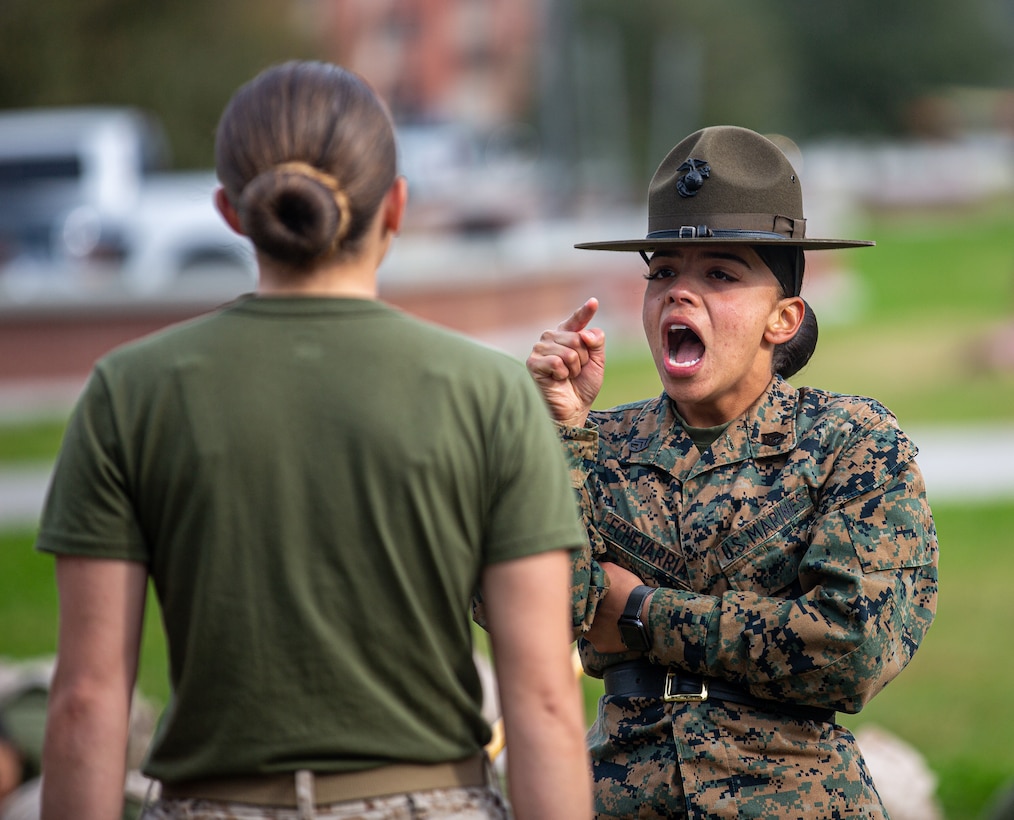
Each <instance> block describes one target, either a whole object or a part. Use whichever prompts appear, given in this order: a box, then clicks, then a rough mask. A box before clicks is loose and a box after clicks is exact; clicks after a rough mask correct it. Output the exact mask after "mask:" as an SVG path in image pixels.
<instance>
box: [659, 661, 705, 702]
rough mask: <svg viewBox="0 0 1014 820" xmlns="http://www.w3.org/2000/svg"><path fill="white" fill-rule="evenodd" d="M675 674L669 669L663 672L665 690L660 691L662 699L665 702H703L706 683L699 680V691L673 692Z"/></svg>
mask: <svg viewBox="0 0 1014 820" xmlns="http://www.w3.org/2000/svg"><path fill="white" fill-rule="evenodd" d="M675 678H676V675H674V674H673V671H672V670H671V669H670V670H669V671H668V672H666V673H665V692H663V693H662V700H664V701H665V702H666V703H703V702H704V701H706V700H707V699H708V683H707V681H705V680H703V679H702V680H701V691H699V692H673V690H672V688H673V680H674V679H675Z"/></svg>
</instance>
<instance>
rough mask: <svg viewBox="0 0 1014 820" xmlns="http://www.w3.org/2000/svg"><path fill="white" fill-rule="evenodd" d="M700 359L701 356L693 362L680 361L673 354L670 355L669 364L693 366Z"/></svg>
mask: <svg viewBox="0 0 1014 820" xmlns="http://www.w3.org/2000/svg"><path fill="white" fill-rule="evenodd" d="M699 361H700V357H698V358H696V359H694V360H693V361H692V362H678V361H676V359H675V358H674V357H673V356H670V357H669V364H670V365H672V366H673V367H693V366H694V365H695V364H697V363H698V362H699Z"/></svg>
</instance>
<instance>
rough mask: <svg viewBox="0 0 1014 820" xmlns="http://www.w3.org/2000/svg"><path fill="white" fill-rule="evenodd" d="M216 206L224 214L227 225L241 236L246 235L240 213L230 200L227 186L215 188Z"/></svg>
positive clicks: (223, 217)
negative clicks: (226, 190) (226, 189)
mask: <svg viewBox="0 0 1014 820" xmlns="http://www.w3.org/2000/svg"><path fill="white" fill-rule="evenodd" d="M215 207H216V208H217V209H218V212H219V213H220V214H221V215H222V219H224V220H225V224H226V225H228V226H229V227H230V228H232V229H233V230H234V231H235V232H236V233H238V234H239V235H240V236H246V234H245V233H244V232H243V226H242V224H240V221H239V214H238V213H236V209H235V208H234V207H233V204H232V202H231V201H230V200H229V195H228V194H227V193H226V192H225V188H222V187H221V186H219V187H218V188H216V189H215Z"/></svg>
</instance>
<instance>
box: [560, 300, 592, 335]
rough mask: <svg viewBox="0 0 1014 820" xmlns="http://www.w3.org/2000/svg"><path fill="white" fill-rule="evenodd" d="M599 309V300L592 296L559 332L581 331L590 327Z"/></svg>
mask: <svg viewBox="0 0 1014 820" xmlns="http://www.w3.org/2000/svg"><path fill="white" fill-rule="evenodd" d="M598 309H599V300H598V299H596V298H595V297H594V296H592V297H591V298H590V299H589V300H588V301H587V302H585V303H584V304H583V305H581V307H579V308H578V309H577V310H575V311H574V312H573V313H572V314H571V315H570V316H569V317H568V318H567V319H565V320H564V321H563V322H561V323H560V325H559V328H558V329H559V330H569V331H574V332H577V331H580V330H584V329H585V328H586V327H588V323H589V322H590V321H591V320H592V319H593V318H594V316H595V313H596V311H598Z"/></svg>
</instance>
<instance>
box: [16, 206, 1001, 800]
mask: <svg viewBox="0 0 1014 820" xmlns="http://www.w3.org/2000/svg"><path fill="white" fill-rule="evenodd" d="M861 233H862V235H863V236H864V237H865V236H869V237H870V238H873V239H876V240H877V241H878V247H877V248H875V249H870V250H858V251H854V252H848V253H845V254H843V256H842V257H841V260H842V261H843V262H845V261H846V260H847V264H849V265H852V266H854V267H853V270H854V272H855V275H856V276H857V277H858V281H859V282H860V284H861V287H860V291H861V292H862V293H863V294H864V302H863V310H862V312H861V313H860V314H859V315H858V316H857V317H855V318H854V319H853V321H851V322H849V323H847V324H844V323H843V324H835V323H834V322H825V323H824V325H823V326H822V329H821V341H820V344H819V346H818V350H817V353H816V355H815V356H814V359H813V361H812V362H811V363H810V365H809V366H808V367H807V369H806V370H804V371H803V373H801V374H800V375H799V376H798V377H796V378H794V379H793V381H794V382H796V383H798V384H812V385H814V386H818V387H823V388H827V389H831V390H837V391H841V392H851V393H859V394H863V395H870V396H874V397H875V398H877V399H879V400H881V401H883V402H884V403H885V404H886V405H887V406H888V407H890V408H891V409H892V410H894V411H895V413H896V414H897V415H898V418H899V419H900V421H901V423H902V426H903V427H908V426H910V425H920V426H921V425H928V424H955V423H958V424H967V423H973V422H976V421H984V422H1008V423H1014V373H1011V372H1006V373H1003V372H997V371H992V370H989V369H987V368H985V367H984V366H983V363H982V359H981V356H980V355H979V352H980V351H981V347H982V344H983V341H984V339H985V338H986V336H987V334H988V333H989V332H990V331H991V330H992V329H994V328H996V327H998V326H1000V325H1001V324H1002V323H1004V322H1010V321H1011V320H1012V318H1014V310H1012V309H1014V240H1012V237H1014V204H1012V203H1009V202H1007V203H999V204H998V205H997V206H995V207H991V208H989V209H986V210H980V211H976V212H962V213H943V214H920V215H917V217H912V216H911V215H885V214H881V215H878V216H877V218H876V220H875V221H874V222H873V223H872V224H871V225H870V230H868V231H862V232H861ZM659 390H660V387H659V381H658V376H657V374H656V372H655V368H654V365H653V363H652V362H651V360H650V357H649V356H648V353H647V349H646V346H644V345H641V346H639V347H636V348H634V349H618V350H614V349H612V348H610V351H609V364H608V367H607V377H606V383H605V385H604V387H603V391H602V394H601V396H600V397H599V400H598V402H597V403H596V406H598V407H606V406H610V405H613V404H619V403H622V402H627V401H632V400H635V399H639V398H644V397H646V396H651V395H656V394H657V393H658V392H659ZM62 430H63V424H62V423H60V422H45V423H40V424H19V425H15V426H8V427H4V426H2V425H0V463H2V462H7V463H11V462H29V461H39V460H48V459H51V458H52V457H53V456H54V455H55V453H56V451H57V449H58V447H59V442H60V437H61V435H62ZM934 516H935V520H936V524H937V529H938V532H939V537H940V544H941V565H940V573H941V591H940V601H939V613H938V616H937V620H936V622H935V623H934V625H933V627H932V629H931V630H930V633H929V636H928V638H927V639H926V641H925V643H924V645H923V646H922V648H921V649H920V650H919V652H918V654H917V655H916V657H915V659H914V660H913V662H912V663H911V665H910V666H909V668H908V669H907V670H905V672H904V674H902V675H901V676H900V677H899V678H898V679H897V680H896V681H894V682H893V683H892V684H891V685H890V686H888V687H887V689H885V690H884V692H883V693H881V694H880V695H879V696H878V697H877V698H876V699H875V700H874V701H873V702H872V703H871V704H870V705H869V706H868V707H867V708H866V709H865V710H864V711H863V712H862V713H861V714H860V715H857V716H846V717H843V719H842V720H843V722H844V723H845V724H846V725H848V726H849V727H851V728H859V727H861V726H863V725H864V724H875V725H878V726H881V727H883V728H885V729H887V730H889V731H890V732H892V733H894V734H896V735H897V736H899V737H900V738H902V739H903V740H905V741H907V742H908V743H911V744H913V745H914V746H915V747H916V748H917V749H919V750H920V751H921V752H922V753H923V754H924V755H925V756H926V758H927V760H928V762H929V764H930V766H931V767H932V769H933V771H934V772H935V774H936V776H937V778H938V781H939V788H938V794H939V797H940V799H941V801H942V803H943V805H944V808H945V810H946V817H947V818H948V820H980V818H981V817H982V812H983V810H984V808H985V807H986V805H987V804H988V802H989V801H990V799H991V797H992V796H993V794H994V793H995V792H996V790H997V788H999V787H1000V786H1001V785H1002V784H1004V783H1005V782H1008V781H1009V780H1010V778H1011V776H1012V774H1014V744H1012V743H1011V741H1010V738H1011V736H1012V735H1014V709H1012V708H1011V707H1010V703H1009V697H1008V692H1009V690H1010V683H1009V681H1010V680H1012V679H1014V655H1012V654H1011V653H1010V651H1009V646H1010V635H1011V633H1012V631H1014V595H1012V594H1010V592H1009V587H1010V584H1011V581H1010V579H1011V578H1014V550H1011V549H1010V545H1011V533H1012V532H1014V499H1011V500H1009V501H1007V502H1004V503H993V504H988V505H978V506H965V505H956V504H947V503H941V504H937V505H936V506H935V508H934ZM32 541H33V533H32V532H30V531H19V532H9V533H0V625H2V626H0V656H3V655H10V656H15V657H29V656H33V655H36V654H40V653H42V654H44V653H51V652H53V651H54V649H55V640H56V621H57V609H56V595H55V590H54V587H53V578H52V558H50V557H49V556H44V555H38V554H36V553H34V552H33V551H32V549H31V544H32ZM166 680H167V677H166V661H165V646H164V641H163V638H162V635H161V631H160V628H159V623H158V617H157V612H156V610H155V608H154V607H153V606H151V605H150V606H149V612H148V616H147V621H146V626H145V634H144V643H143V648H142V663H141V673H140V681H139V683H140V686H141V688H142V690H143V691H144V692H145V693H146V694H148V695H149V696H151V697H153V698H154V699H155V700H156V701H159V702H163V703H164V702H165V699H166V697H167V694H168V692H167V683H166ZM584 685H585V692H586V702H587V707H588V709H587V711H588V719H589V721H590V720H592V719H593V717H594V708H595V700H596V699H597V696H598V694H599V693H600V692H601V684H600V683H599V682H597V681H593V680H588V679H586V680H585V681H584Z"/></svg>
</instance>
